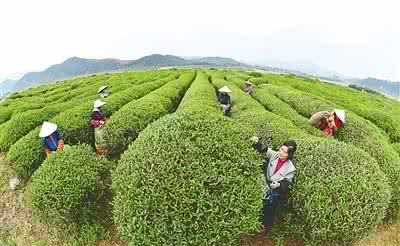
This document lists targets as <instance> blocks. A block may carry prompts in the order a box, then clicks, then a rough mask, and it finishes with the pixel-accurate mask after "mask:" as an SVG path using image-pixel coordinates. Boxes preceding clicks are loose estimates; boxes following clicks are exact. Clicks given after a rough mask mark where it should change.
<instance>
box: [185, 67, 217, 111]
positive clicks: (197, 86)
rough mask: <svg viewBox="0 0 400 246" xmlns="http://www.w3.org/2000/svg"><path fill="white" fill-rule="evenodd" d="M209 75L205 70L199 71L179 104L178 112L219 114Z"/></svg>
mask: <svg viewBox="0 0 400 246" xmlns="http://www.w3.org/2000/svg"><path fill="white" fill-rule="evenodd" d="M208 79H209V76H208V75H206V74H205V73H204V72H199V73H198V74H197V77H196V79H195V81H193V83H192V85H191V86H190V88H189V90H188V91H187V92H186V94H185V97H184V98H183V99H182V102H181V103H180V104H179V107H178V109H177V112H190V113H198V114H206V115H209V114H218V115H221V114H222V112H221V110H219V105H218V103H217V97H216V94H215V89H214V87H213V86H212V85H211V83H210V81H209V80H208Z"/></svg>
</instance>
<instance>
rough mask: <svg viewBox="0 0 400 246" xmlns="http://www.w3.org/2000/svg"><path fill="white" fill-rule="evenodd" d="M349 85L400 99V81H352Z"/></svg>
mask: <svg viewBox="0 0 400 246" xmlns="http://www.w3.org/2000/svg"><path fill="white" fill-rule="evenodd" d="M348 82H350V83H353V84H356V85H359V86H361V87H366V88H369V89H373V90H376V91H378V92H381V93H383V94H386V95H389V96H396V97H400V81H390V80H381V79H376V78H366V79H353V80H350V81H348Z"/></svg>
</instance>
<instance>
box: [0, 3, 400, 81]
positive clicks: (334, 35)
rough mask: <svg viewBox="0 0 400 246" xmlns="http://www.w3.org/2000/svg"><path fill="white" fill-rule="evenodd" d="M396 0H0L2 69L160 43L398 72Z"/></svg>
mask: <svg viewBox="0 0 400 246" xmlns="http://www.w3.org/2000/svg"><path fill="white" fill-rule="evenodd" d="M399 7H400V6H399V5H398V4H397V3H396V1H394V0H381V1H369V0H364V1H354V0H335V1H329V2H328V1H321V0H310V1H308V0H303V1H289V0H279V1H277V0H274V1H269V0H263V1H262V0H242V1H235V0H230V1H228V0H219V1H217V0H201V1H193V0H186V1H179V0H168V1H165V0H164V1H161V0H159V1H156V0H146V1H141V2H139V1H122V0H113V1H102V0H96V1H92V0H86V1H82V0H79V1H78V0H68V1H64V0H57V1H54V0H53V1H50V0H48V1H47V0H36V1H28V0H27V1H22V0H13V1H1V2H0V35H1V36H0V76H2V75H3V76H4V75H5V74H11V73H15V72H28V71H38V70H43V69H45V68H46V67H48V66H50V65H52V64H56V63H61V62H62V61H64V60H65V59H67V58H69V57H72V56H78V57H84V58H110V57H112V58H119V59H137V58H140V57H142V56H145V55H149V54H154V53H161V54H172V55H179V56H228V57H232V58H235V59H238V60H240V61H245V62H258V61H265V60H280V61H287V62H295V61H311V62H313V63H315V64H318V65H320V66H322V67H324V68H327V69H330V70H334V71H337V72H339V73H341V74H344V75H347V76H357V77H366V76H374V77H378V78H382V79H391V80H398V81H400V27H399V23H400V15H399V14H398V11H399V9H400V8H399Z"/></svg>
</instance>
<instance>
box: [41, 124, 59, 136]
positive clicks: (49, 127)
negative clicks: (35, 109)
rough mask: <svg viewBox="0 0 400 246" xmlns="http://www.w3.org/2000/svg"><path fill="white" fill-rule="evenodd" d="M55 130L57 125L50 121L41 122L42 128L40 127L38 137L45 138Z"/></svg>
mask: <svg viewBox="0 0 400 246" xmlns="http://www.w3.org/2000/svg"><path fill="white" fill-rule="evenodd" d="M56 130H57V125H56V124H54V123H50V122H47V121H45V122H43V125H42V128H41V129H40V133H39V137H41V138H45V137H48V136H50V135H51V134H52V133H53V132H55V131H56Z"/></svg>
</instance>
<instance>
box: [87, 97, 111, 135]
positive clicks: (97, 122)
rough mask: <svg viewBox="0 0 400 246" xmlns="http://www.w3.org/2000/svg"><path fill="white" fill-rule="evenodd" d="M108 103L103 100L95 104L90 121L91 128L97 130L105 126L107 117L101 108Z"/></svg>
mask: <svg viewBox="0 0 400 246" xmlns="http://www.w3.org/2000/svg"><path fill="white" fill-rule="evenodd" d="M106 104H107V103H106V102H103V101H101V100H96V101H95V102H94V104H93V110H92V117H91V120H90V127H91V128H97V127H101V126H102V125H104V123H105V121H106V116H105V115H104V113H103V111H102V110H101V108H102V107H103V106H104V105H106Z"/></svg>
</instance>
